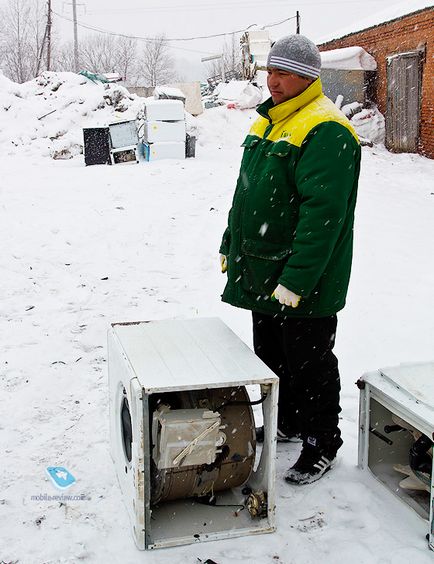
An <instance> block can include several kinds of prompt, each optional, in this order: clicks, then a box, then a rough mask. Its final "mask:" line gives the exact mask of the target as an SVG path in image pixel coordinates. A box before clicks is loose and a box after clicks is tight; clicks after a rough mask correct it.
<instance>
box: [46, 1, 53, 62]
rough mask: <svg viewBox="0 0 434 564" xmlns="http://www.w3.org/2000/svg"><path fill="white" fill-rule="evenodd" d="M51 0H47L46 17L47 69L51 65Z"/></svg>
mask: <svg viewBox="0 0 434 564" xmlns="http://www.w3.org/2000/svg"><path fill="white" fill-rule="evenodd" d="M51 25H52V20H51V0H48V17H47V70H48V71H49V70H50V67H51Z"/></svg>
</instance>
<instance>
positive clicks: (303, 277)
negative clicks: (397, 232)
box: [279, 122, 360, 296]
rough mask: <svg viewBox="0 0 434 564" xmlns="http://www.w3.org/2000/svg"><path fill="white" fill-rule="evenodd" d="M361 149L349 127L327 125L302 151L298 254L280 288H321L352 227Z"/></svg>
mask: <svg viewBox="0 0 434 564" xmlns="http://www.w3.org/2000/svg"><path fill="white" fill-rule="evenodd" d="M359 159H360V147H359V144H358V142H357V141H356V140H355V139H354V137H353V135H352V134H351V132H350V131H349V130H347V129H346V128H345V127H344V126H343V125H340V124H339V123H336V122H326V123H322V124H320V125H318V126H317V127H315V128H314V129H313V130H311V131H310V132H309V134H308V135H307V137H306V139H305V140H304V141H303V143H302V146H301V147H300V157H299V159H298V162H297V165H296V170H295V183H296V187H297V191H298V193H299V196H300V210H299V218H298V222H297V227H296V232H295V236H294V240H293V246H292V253H291V255H290V257H289V259H288V262H287V263H286V265H285V267H284V269H283V272H282V275H281V276H280V278H279V284H282V285H283V286H285V287H286V288H288V289H289V290H291V291H293V292H295V293H296V294H299V295H302V296H308V295H309V294H310V293H311V292H312V290H313V289H314V288H315V287H316V285H317V284H318V281H319V279H320V277H321V275H322V274H323V273H324V270H325V268H326V266H327V264H328V262H329V260H330V257H331V255H332V253H333V251H334V249H335V245H336V242H337V240H338V238H339V235H340V233H341V230H342V227H343V225H344V223H345V222H346V216H347V211H348V205H349V200H350V197H351V195H352V193H353V190H355V187H356V183H357V175H358V166H359Z"/></svg>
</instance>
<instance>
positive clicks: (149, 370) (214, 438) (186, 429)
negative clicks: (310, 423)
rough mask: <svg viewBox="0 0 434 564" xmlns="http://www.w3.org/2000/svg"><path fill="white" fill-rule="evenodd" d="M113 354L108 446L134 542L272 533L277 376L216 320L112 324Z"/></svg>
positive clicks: (149, 544) (160, 543)
mask: <svg viewBox="0 0 434 564" xmlns="http://www.w3.org/2000/svg"><path fill="white" fill-rule="evenodd" d="M108 360H109V386H110V431H111V433H110V435H111V453H112V457H113V460H114V462H115V467H116V472H117V476H118V480H119V483H120V486H121V489H122V492H123V495H124V499H125V503H126V506H127V509H128V513H129V516H130V520H131V523H132V528H133V535H134V538H135V541H136V544H137V546H138V547H139V548H141V549H153V548H160V547H165V546H175V545H181V544H188V543H193V542H198V541H199V542H200V541H205V540H215V539H219V538H231V537H236V536H240V535H246V534H257V533H267V532H273V531H274V530H275V492H274V487H275V486H274V479H275V453H276V442H275V438H274V437H275V435H276V424H277V423H276V421H277V395H278V378H277V377H276V376H275V374H274V373H273V372H272V371H271V370H270V369H269V368H268V367H267V366H266V365H265V364H263V363H262V361H261V360H260V359H259V358H258V357H257V356H256V355H255V354H254V353H253V352H252V351H251V350H250V349H249V348H248V347H247V346H246V345H245V344H244V343H243V342H242V341H241V340H240V339H239V338H238V337H237V336H236V335H235V334H234V333H233V332H232V331H231V330H230V329H229V328H228V327H227V326H226V325H225V324H224V323H223V322H222V321H221V320H219V319H217V318H210V319H193V320H166V321H150V322H137V323H117V324H116V323H115V324H113V325H112V326H111V327H110V329H109V334H108ZM247 386H248V387H249V391H252V390H254V389H255V388H256V389H257V390H258V393H257V395H258V396H259V399H257V400H256V401H254V400H252V399H251V398H250V396H249V393H248V391H247V388H246V387H247ZM254 404H262V410H263V417H264V426H265V439H264V443H263V445H261V446H262V448H261V450H260V451H259V450H258V449H257V448H256V441H255V420H254V416H253V411H252V405H254Z"/></svg>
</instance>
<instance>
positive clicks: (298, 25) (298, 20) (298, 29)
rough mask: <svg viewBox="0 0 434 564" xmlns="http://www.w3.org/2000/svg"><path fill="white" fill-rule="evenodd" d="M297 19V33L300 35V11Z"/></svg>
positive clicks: (296, 14)
mask: <svg viewBox="0 0 434 564" xmlns="http://www.w3.org/2000/svg"><path fill="white" fill-rule="evenodd" d="M295 17H296V18H297V30H296V32H295V33H300V12H299V11H298V10H297V11H296V13H295Z"/></svg>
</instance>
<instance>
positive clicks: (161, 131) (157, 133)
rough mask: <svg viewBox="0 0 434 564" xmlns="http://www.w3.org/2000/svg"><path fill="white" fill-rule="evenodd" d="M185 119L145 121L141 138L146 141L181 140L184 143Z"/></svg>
mask: <svg viewBox="0 0 434 564" xmlns="http://www.w3.org/2000/svg"><path fill="white" fill-rule="evenodd" d="M185 133H186V131H185V121H184V120H181V121H145V123H144V131H143V139H144V141H145V142H146V143H158V142H161V141H163V142H164V141H181V142H184V143H185Z"/></svg>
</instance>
